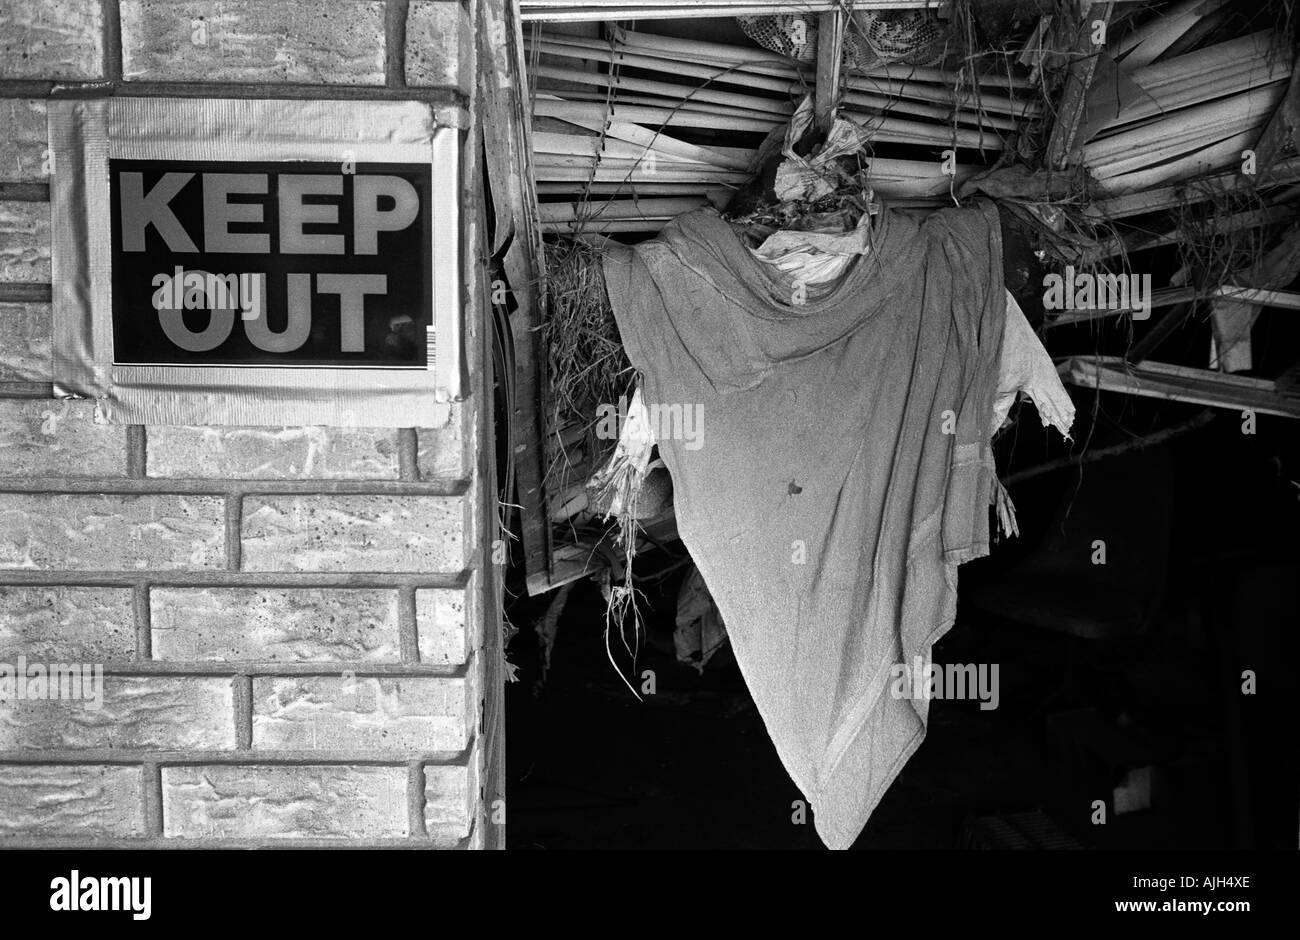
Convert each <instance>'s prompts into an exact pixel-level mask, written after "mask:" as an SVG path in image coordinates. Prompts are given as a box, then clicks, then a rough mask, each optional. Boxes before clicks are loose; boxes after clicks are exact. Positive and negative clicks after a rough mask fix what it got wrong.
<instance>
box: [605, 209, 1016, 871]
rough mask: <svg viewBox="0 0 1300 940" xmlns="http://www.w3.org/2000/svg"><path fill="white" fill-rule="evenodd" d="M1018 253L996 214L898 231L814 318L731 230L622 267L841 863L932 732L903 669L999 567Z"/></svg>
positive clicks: (625, 257)
mask: <svg viewBox="0 0 1300 940" xmlns="http://www.w3.org/2000/svg"><path fill="white" fill-rule="evenodd" d="M1001 250H1002V249H1001V232H1000V227H999V223H998V217H997V212H996V210H995V209H994V208H993V207H992V206H991V205H988V204H984V205H981V206H979V207H977V208H974V209H946V210H942V211H939V212H936V213H933V214H932V215H931V216H929V217H928V218H927V219H926V220H925V222H924V223H921V224H918V223H916V222H915V221H913V220H911V219H909V218H908V217H906V216H904V215H901V214H898V213H891V212H888V211H886V212H882V213H881V214H880V215H879V216H877V217H876V218H875V219H874V220H873V225H872V245H871V250H870V251H869V252H868V253H867V254H865V255H863V256H861V257H860V259H858V260H857V261H855V262H854V263H853V264H852V265H851V266H850V267H849V269H848V270H847V271H846V272H845V274H844V276H843V277H842V278H841V279H840V280H839V282H838V283H837V284H835V285H834V286H833V288H832V289H830V290H829V291H828V292H827V293H826V294H824V295H822V296H819V297H817V298H816V299H813V298H809V299H808V300H807V302H806V303H804V304H796V303H793V302H792V300H791V298H790V292H789V286H788V281H787V280H786V279H785V278H784V277H783V276H782V275H781V273H780V272H779V271H777V270H775V269H774V268H773V266H771V265H767V264H764V263H763V262H761V261H759V260H758V259H757V258H755V257H754V256H753V255H752V254H751V253H750V252H749V250H748V248H746V247H745V246H744V245H743V244H742V243H741V241H740V239H739V238H738V237H737V236H736V234H735V233H734V232H733V230H732V229H731V227H730V226H729V225H728V224H727V223H726V222H724V221H723V220H722V219H721V218H720V217H719V216H718V214H717V213H716V212H714V211H712V210H699V211H696V212H691V213H688V214H686V215H683V216H679V217H678V218H677V219H676V220H674V221H673V222H671V223H669V225H668V226H667V227H666V228H665V229H664V230H663V232H661V234H660V236H659V237H658V238H656V239H654V240H652V241H649V242H646V243H643V244H641V245H637V246H636V247H634V248H630V249H628V248H624V249H614V250H611V251H610V252H609V253H608V254H607V255H606V257H605V259H604V264H603V267H604V274H605V281H606V285H607V289H608V292H609V298H610V302H611V304H612V306H613V310H614V315H615V318H616V319H617V321H618V326H619V330H620V332H621V334H622V338H623V342H624V345H625V346H626V349H627V354H628V358H629V359H630V361H631V362H632V364H633V365H634V366H635V367H636V368H637V369H638V370H640V372H641V373H642V375H643V377H644V384H643V387H642V391H643V393H644V395H645V399H646V402H647V403H648V404H649V405H652V406H653V405H655V404H658V405H660V406H661V410H662V408H663V407H668V408H670V409H671V408H672V407H673V406H678V407H682V408H688V407H690V408H697V409H699V411H698V412H697V414H698V418H697V420H702V424H700V425H699V426H698V429H699V430H700V431H702V434H700V435H699V439H698V440H695V441H693V442H691V443H693V444H694V445H695V446H694V447H693V448H688V447H686V446H685V444H686V443H687V442H686V441H684V440H682V439H680V436H674V435H672V434H663V433H660V434H659V435H658V437H659V452H660V455H661V456H662V457H663V459H664V461H665V463H666V464H667V466H668V469H669V470H670V472H671V473H672V477H673V486H674V494H675V501H676V510H677V522H678V530H679V532H680V534H681V536H682V539H683V541H684V542H685V544H686V547H687V549H688V550H689V551H690V553H691V556H692V557H693V558H694V559H695V561H696V563H697V565H698V566H699V569H700V571H701V573H702V574H703V575H704V580H705V583H706V584H707V585H708V588H709V590H710V592H711V593H712V594H713V597H714V599H715V600H716V601H717V604H718V608H719V610H720V611H721V614H722V618H723V620H724V621H725V622H726V624H727V628H728V631H729V633H730V638H731V642H732V647H733V650H734V652H735V655H736V659H737V660H738V661H739V663H740V666H741V669H742V672H743V673H744V676H745V680H746V683H747V684H748V686H749V689H750V692H751V694H752V695H753V697H754V702H755V704H756V705H757V707H758V710H759V712H760V713H761V714H762V716H763V720H764V722H765V724H766V727H767V730H768V733H769V734H770V735H771V737H772V740H773V742H774V743H775V745H776V749H777V753H778V754H779V755H780V758H781V760H782V762H783V764H784V765H785V768H786V770H787V772H789V774H790V776H791V777H792V778H793V780H794V781H795V783H796V784H797V785H798V786H799V787H800V789H802V790H803V792H804V794H805V796H807V798H808V799H809V801H810V803H811V804H812V807H813V811H814V821H815V823H816V826H817V831H818V833H819V835H820V836H821V837H822V839H823V841H825V842H826V844H827V845H829V846H831V847H832V848H846V847H848V846H849V845H850V844H851V843H852V842H853V840H854V839H855V838H856V837H857V835H858V833H859V832H860V831H861V830H862V827H863V826H864V825H865V824H866V821H867V818H868V816H869V815H870V814H871V811H872V810H873V809H874V808H875V806H876V804H877V803H878V802H879V800H880V798H881V797H882V796H883V795H884V792H885V790H886V789H887V788H888V786H889V784H890V782H891V781H892V780H893V779H894V777H895V776H896V775H897V774H898V772H899V770H900V769H901V768H902V766H903V764H904V763H905V762H906V761H907V759H908V757H910V756H911V754H912V753H913V751H915V750H916V748H917V747H918V746H919V745H920V743H921V740H922V739H923V737H924V735H925V720H926V715H927V713H928V706H929V703H928V701H927V700H926V699H924V698H919V697H918V698H911V697H895V696H894V695H893V694H891V686H894V685H896V683H894V682H893V681H892V680H893V678H894V676H893V675H892V673H893V670H891V666H892V665H893V664H896V663H903V664H907V663H912V662H913V658H914V657H916V656H921V657H922V658H923V660H924V661H925V662H926V663H928V662H929V661H930V647H931V645H932V644H933V643H934V642H935V641H936V640H937V639H938V638H939V637H940V636H941V635H942V634H943V633H944V632H945V631H946V630H947V629H948V628H949V627H950V626H951V625H952V622H953V618H954V616H955V613H956V599H957V595H956V584H957V572H956V567H957V565H958V564H960V563H961V562H963V561H967V560H969V559H972V558H977V557H980V556H982V555H984V554H986V553H987V552H988V541H989V513H988V504H989V493H990V492H991V484H992V479H993V477H992V473H993V470H992V458H991V454H990V451H989V447H988V435H989V428H990V426H991V421H992V417H993V411H992V407H993V399H994V392H995V389H996V385H997V373H998V356H999V351H1000V349H1001V343H1002V330H1003V325H1004V323H1005V321H1006V299H1005V293H1004V289H1003V284H1002V257H1001ZM660 430H661V432H662V430H663V429H662V428H661V429H660Z"/></svg>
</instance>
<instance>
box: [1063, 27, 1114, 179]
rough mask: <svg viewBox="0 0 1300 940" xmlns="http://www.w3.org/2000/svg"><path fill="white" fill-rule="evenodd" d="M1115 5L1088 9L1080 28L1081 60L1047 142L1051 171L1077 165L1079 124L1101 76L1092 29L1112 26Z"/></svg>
mask: <svg viewBox="0 0 1300 940" xmlns="http://www.w3.org/2000/svg"><path fill="white" fill-rule="evenodd" d="M1114 9H1115V4H1114V3H1113V2H1110V3H1106V4H1103V5H1101V8H1100V10H1098V9H1097V6H1095V5H1094V6H1090V7H1088V8H1087V9H1086V12H1085V13H1084V16H1083V21H1082V22H1081V23H1080V24H1079V27H1078V32H1077V34H1076V36H1075V42H1074V47H1073V51H1074V54H1075V55H1076V56H1077V58H1076V59H1075V60H1074V62H1072V63H1071V64H1070V69H1069V72H1068V73H1067V75H1066V78H1065V88H1064V89H1063V90H1062V92H1061V103H1060V105H1059V106H1058V107H1057V115H1056V122H1055V123H1054V124H1053V125H1052V133H1051V136H1050V137H1049V138H1048V142H1047V165H1048V167H1049V168H1051V169H1056V170H1063V169H1065V167H1066V166H1067V165H1068V164H1070V163H1072V162H1073V156H1074V151H1075V149H1076V144H1077V142H1078V133H1079V124H1080V122H1081V121H1082V119H1083V115H1084V113H1085V112H1086V110H1087V103H1088V89H1089V88H1091V87H1092V80H1093V78H1094V77H1095V76H1096V74H1097V62H1098V56H1097V52H1098V50H1097V49H1096V48H1095V47H1094V46H1093V44H1092V26H1091V24H1092V23H1093V22H1094V21H1096V20H1101V21H1102V22H1104V23H1105V24H1106V25H1107V27H1109V25H1110V18H1111V13H1112V12H1114Z"/></svg>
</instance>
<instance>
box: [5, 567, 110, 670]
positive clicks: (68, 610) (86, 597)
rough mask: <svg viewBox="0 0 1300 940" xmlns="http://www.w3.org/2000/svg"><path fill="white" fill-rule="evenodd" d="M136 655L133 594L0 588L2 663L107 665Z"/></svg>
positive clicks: (62, 588)
mask: <svg viewBox="0 0 1300 940" xmlns="http://www.w3.org/2000/svg"><path fill="white" fill-rule="evenodd" d="M134 652H135V613H134V608H133V606H132V603H131V590H130V588H104V587H66V586H55V587H0V662H7V663H11V664H12V663H14V662H15V661H16V660H17V657H18V655H19V654H20V653H21V654H24V655H26V657H27V658H28V659H29V660H39V661H43V662H82V663H105V662H115V661H122V660H129V659H130V658H131V655H132V654H133V653H134Z"/></svg>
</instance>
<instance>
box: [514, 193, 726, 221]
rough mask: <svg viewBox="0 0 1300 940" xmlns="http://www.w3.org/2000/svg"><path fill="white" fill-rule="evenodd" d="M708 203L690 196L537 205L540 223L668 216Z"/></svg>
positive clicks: (664, 217)
mask: <svg viewBox="0 0 1300 940" xmlns="http://www.w3.org/2000/svg"><path fill="white" fill-rule="evenodd" d="M707 204H708V201H707V200H705V199H699V198H693V197H690V196H683V197H678V198H675V199H607V200H601V201H595V202H590V201H589V202H586V203H581V204H579V203H573V202H543V203H540V204H539V205H538V207H537V211H538V217H539V218H540V219H541V220H542V221H543V222H578V221H582V220H584V219H590V220H593V221H594V220H597V219H604V220H610V221H613V220H615V219H642V220H644V219H671V218H672V217H673V216H676V215H680V214H681V213H683V212H690V211H691V210H692V209H699V208H701V207H702V206H705V205H707Z"/></svg>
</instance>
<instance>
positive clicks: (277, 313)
mask: <svg viewBox="0 0 1300 940" xmlns="http://www.w3.org/2000/svg"><path fill="white" fill-rule="evenodd" d="M109 197H110V205H111V211H112V256H111V261H112V336H113V350H114V356H113V360H114V362H115V363H119V364H142V365H143V364H178V365H179V364H191V363H195V364H197V363H203V364H212V365H225V366H265V365H285V366H312V365H316V366H335V367H338V366H344V367H347V366H372V365H375V364H383V365H386V366H389V367H414V368H423V367H425V366H426V365H427V362H426V348H427V344H426V337H427V336H428V335H429V330H428V327H430V326H431V325H432V324H431V313H432V309H433V300H432V290H433V283H432V272H431V270H430V264H429V258H430V256H431V239H432V226H433V224H434V219H433V217H432V211H431V174H430V167H429V166H428V165H427V164H425V165H421V164H400V163H361V162H353V161H342V162H331V163H324V162H291V163H286V162H251V163H250V162H238V163H235V162H208V161H186V160H180V161H177V160H131V159H111V160H110V161H109Z"/></svg>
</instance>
